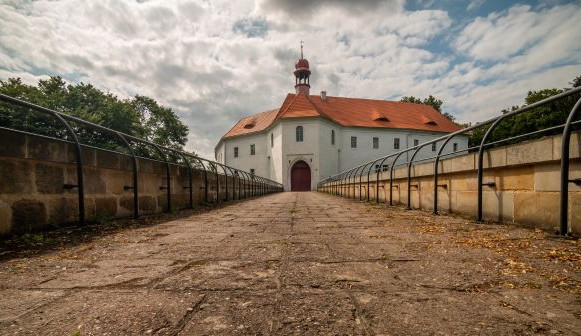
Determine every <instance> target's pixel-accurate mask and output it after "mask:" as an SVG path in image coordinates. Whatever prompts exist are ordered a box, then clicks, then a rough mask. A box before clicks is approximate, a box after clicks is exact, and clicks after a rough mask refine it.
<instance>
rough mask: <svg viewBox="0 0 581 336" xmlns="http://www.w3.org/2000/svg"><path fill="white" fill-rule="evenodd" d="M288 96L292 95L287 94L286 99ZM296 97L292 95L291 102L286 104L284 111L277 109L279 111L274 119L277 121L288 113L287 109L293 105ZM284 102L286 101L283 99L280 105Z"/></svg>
mask: <svg viewBox="0 0 581 336" xmlns="http://www.w3.org/2000/svg"><path fill="white" fill-rule="evenodd" d="M290 95H292V93H289V94H288V95H287V98H288V96H290ZM298 96H299V95H298V94H294V97H293V99H292V101H291V102H290V103H289V104H288V106H287V107H286V108H285V109H284V111H281V110H282V109H279V111H278V113H277V114H276V117H275V118H274V119H275V120H277V119H279V118H281V117H282V116H283V115H284V114H285V113H286V112H287V111H288V109H289V108H290V107H291V106H292V105H293V104H294V102H295V101H296V100H297V98H298ZM285 102H286V99H285V101H283V102H282V105H284V103H285ZM281 107H282V106H281Z"/></svg>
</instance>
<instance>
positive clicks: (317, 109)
mask: <svg viewBox="0 0 581 336" xmlns="http://www.w3.org/2000/svg"><path fill="white" fill-rule="evenodd" d="M305 96H306V97H307V101H308V102H309V104H311V105H312V106H313V107H314V108H315V111H317V113H318V114H319V115H320V116H321V117H325V118H327V119H329V117H328V116H327V115H326V114H325V113H323V112H322V111H321V109H319V108H318V107H317V104H315V103H313V102H312V101H311V97H310V95H305Z"/></svg>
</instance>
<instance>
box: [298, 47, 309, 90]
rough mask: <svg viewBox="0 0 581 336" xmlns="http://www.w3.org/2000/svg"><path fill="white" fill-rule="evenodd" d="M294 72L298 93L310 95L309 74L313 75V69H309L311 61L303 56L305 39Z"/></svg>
mask: <svg viewBox="0 0 581 336" xmlns="http://www.w3.org/2000/svg"><path fill="white" fill-rule="evenodd" d="M294 73H295V89H296V92H297V94H299V93H304V94H306V95H309V89H310V88H311V84H309V76H310V75H311V70H309V61H307V60H306V59H305V58H303V41H301V58H299V60H298V61H297V62H296V63H295V72H294Z"/></svg>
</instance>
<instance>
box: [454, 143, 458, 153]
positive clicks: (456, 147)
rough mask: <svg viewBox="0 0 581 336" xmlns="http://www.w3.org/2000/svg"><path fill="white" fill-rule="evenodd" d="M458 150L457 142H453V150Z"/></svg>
mask: <svg viewBox="0 0 581 336" xmlns="http://www.w3.org/2000/svg"><path fill="white" fill-rule="evenodd" d="M457 151H458V144H457V143H455V142H454V152H457Z"/></svg>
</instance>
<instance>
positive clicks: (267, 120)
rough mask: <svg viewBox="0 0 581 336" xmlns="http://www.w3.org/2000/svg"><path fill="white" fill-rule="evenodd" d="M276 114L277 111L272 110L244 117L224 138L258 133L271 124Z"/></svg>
mask: <svg viewBox="0 0 581 336" xmlns="http://www.w3.org/2000/svg"><path fill="white" fill-rule="evenodd" d="M277 113H278V109H274V110H268V111H264V112H261V113H258V114H254V115H251V116H248V117H244V118H242V119H240V120H239V121H238V122H237V123H236V125H234V127H232V128H231V129H230V130H229V131H228V133H226V134H225V135H224V138H230V137H233V136H237V135H243V134H250V133H256V132H260V131H262V130H264V129H266V128H268V126H270V125H271V124H272V122H273V121H274V119H275V118H276V114H277Z"/></svg>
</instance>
